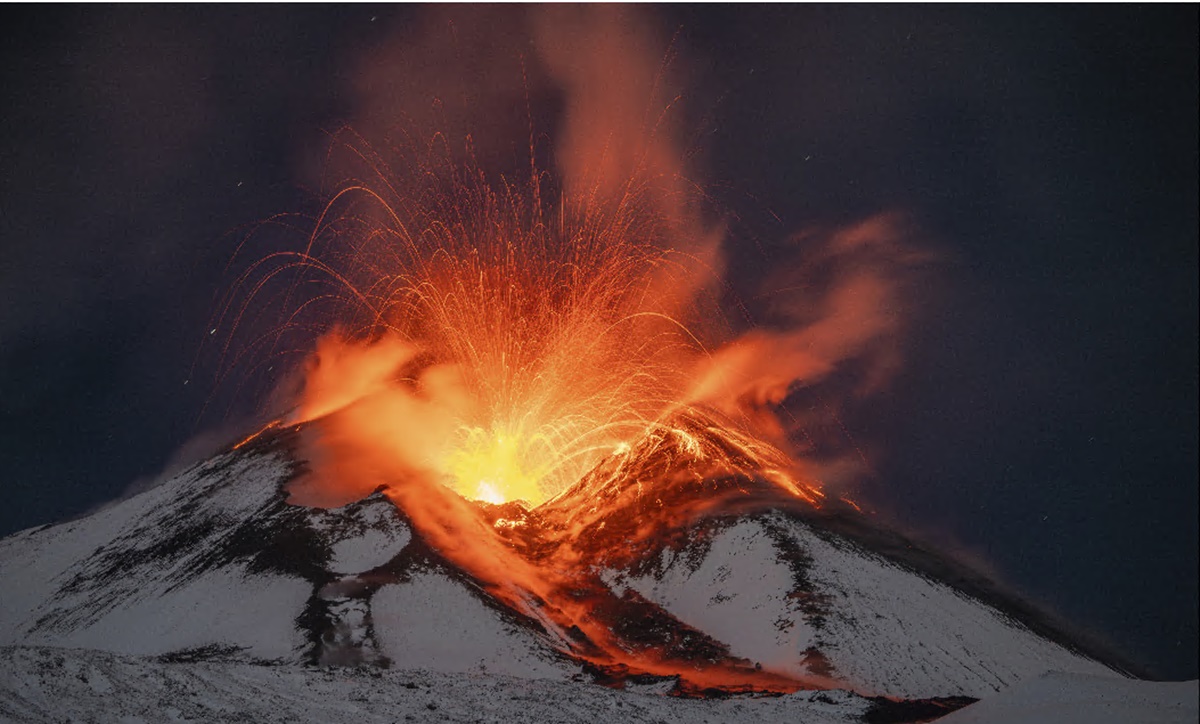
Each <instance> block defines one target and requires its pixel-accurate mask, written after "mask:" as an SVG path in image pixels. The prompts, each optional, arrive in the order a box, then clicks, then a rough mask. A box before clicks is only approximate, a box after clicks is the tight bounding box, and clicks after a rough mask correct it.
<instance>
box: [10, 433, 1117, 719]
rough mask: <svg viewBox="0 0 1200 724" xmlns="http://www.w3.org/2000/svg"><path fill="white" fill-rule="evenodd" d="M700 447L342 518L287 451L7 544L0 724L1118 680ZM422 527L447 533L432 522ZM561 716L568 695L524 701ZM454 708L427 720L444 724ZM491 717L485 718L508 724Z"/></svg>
mask: <svg viewBox="0 0 1200 724" xmlns="http://www.w3.org/2000/svg"><path fill="white" fill-rule="evenodd" d="M699 422H702V421H699ZM691 423H692V424H691V426H690V427H689V428H687V429H690V430H692V431H693V432H694V435H693V437H692V438H691V439H688V440H682V439H671V438H670V436H669V435H663V436H660V437H653V436H651V437H649V438H648V439H647V440H646V441H644V442H643V446H646V447H648V449H645V450H631V451H628V452H627V453H625V454H624V455H613V456H611V457H610V458H608V459H606V460H605V461H603V462H602V463H601V464H600V465H599V466H597V468H596V469H594V470H593V471H592V472H591V473H590V474H589V475H588V476H586V477H585V478H584V479H582V480H581V481H580V482H579V483H578V484H577V485H575V486H573V487H571V488H569V489H567V490H565V491H563V492H562V493H561V494H560V495H558V496H556V497H555V498H553V499H551V500H549V501H547V502H545V503H543V504H541V505H539V506H537V507H533V508H529V507H527V506H525V505H523V504H522V503H521V502H510V503H506V504H500V505H494V504H489V503H485V502H479V501H468V500H466V499H463V498H461V497H460V496H458V494H456V493H454V492H452V491H450V490H448V489H442V490H440V491H439V490H434V489H433V488H419V487H417V488H415V489H413V490H406V487H407V486H406V483H405V481H388V482H387V483H385V484H381V485H380V487H379V488H378V489H377V490H376V491H375V492H373V493H372V494H370V495H368V496H367V497H365V498H363V499H361V500H356V501H353V502H351V503H349V504H347V505H344V506H342V507H339V508H330V509H322V508H314V507H306V506H303V505H297V504H295V501H294V500H292V499H291V497H290V494H289V489H290V488H291V487H292V486H294V485H295V483H296V481H298V480H301V479H303V477H304V476H305V475H306V474H307V472H308V467H307V465H306V463H305V462H304V461H303V460H301V459H299V458H298V455H297V450H299V449H300V445H299V439H300V438H301V436H302V435H303V434H305V430H304V429H303V426H291V427H276V428H272V429H269V430H267V431H266V432H264V433H263V434H261V435H258V436H257V437H255V438H253V439H252V440H250V441H248V442H245V443H242V444H240V445H238V446H236V447H234V448H230V449H228V450H227V451H225V452H224V453H222V454H219V455H217V456H216V457H214V458H212V459H210V460H208V461H206V462H204V463H201V464H198V465H196V466H194V467H192V468H191V469H189V470H187V471H185V472H183V473H181V474H179V475H177V476H175V477H173V478H171V479H169V480H167V481H165V482H163V483H162V484H160V485H159V486H158V487H155V488H154V489H152V490H149V491H147V492H144V493H141V494H140V495H137V496H135V497H132V498H129V499H126V500H124V501H121V502H118V503H116V504H113V505H111V506H110V507H108V508H106V509H103V510H101V511H98V512H96V513H93V514H92V515H90V516H88V517H86V518H82V519H79V520H74V521H70V522H65V523H60V524H57V525H49V526H43V527H41V528H36V529H31V530H27V531H23V532H21V533H17V534H15V535H13V536H10V537H8V538H6V539H5V540H3V541H0V579H2V580H4V581H5V582H6V583H5V587H4V593H3V606H0V645H5V646H7V647H8V648H7V649H6V652H7V655H6V657H5V658H6V661H7V663H6V666H8V667H9V671H8V672H7V674H6V675H5V677H3V678H4V680H5V681H6V682H9V684H10V686H9V687H8V688H9V690H8V691H6V692H5V693H4V695H3V697H0V713H4V714H6V715H7V716H10V717H13V718H16V719H19V720H23V719H24V715H30V712H33V711H37V710H39V709H41V708H42V707H48V708H51V709H53V708H54V707H55V706H57V705H58V698H55V697H50V698H46V699H44V700H41V699H38V696H49V695H48V694H47V693H46V692H48V691H50V690H51V689H50V688H47V687H48V686H49V684H47V683H46V682H48V681H50V682H55V681H57V682H61V681H62V677H61V676H60V675H59V674H61V673H62V672H65V671H68V670H70V671H74V672H75V676H74V678H73V679H71V680H72V681H85V682H86V681H93V684H91V685H89V686H90V687H91V688H89V689H88V692H89V696H90V695H95V691H98V690H97V689H96V687H97V686H100V687H101V688H103V687H108V689H114V688H115V689H114V690H116V691H125V692H127V694H128V695H129V696H134V695H133V694H129V692H131V691H133V689H131V688H130V687H129V686H126V685H123V684H120V683H119V682H120V681H123V680H124V679H128V678H134V679H139V680H144V679H146V677H148V676H150V674H148V673H147V670H148V668H149V669H150V670H152V671H153V672H155V673H154V676H159V677H160V678H161V677H163V676H167V678H170V677H177V676H185V677H192V678H196V677H198V679H197V680H202V681H203V682H207V683H206V684H205V685H204V686H205V687H209V688H211V687H213V686H215V685H214V684H213V678H212V677H214V676H217V674H216V673H213V672H220V675H221V676H232V677H234V680H235V681H242V682H243V683H244V682H246V681H249V680H251V679H255V680H257V678H261V677H263V676H267V677H269V678H271V680H272V682H274V683H272V684H270V686H268V685H267V684H265V683H263V682H259V683H257V684H255V685H254V686H259V687H266V688H270V687H271V686H274V687H276V689H277V688H278V687H279V686H281V684H280V683H279V680H280V677H284V678H287V677H289V676H291V677H295V680H305V679H306V677H307V679H308V684H307V686H308V688H309V689H311V688H312V686H314V683H313V680H318V681H323V682H328V681H329V680H331V677H343V679H345V680H348V681H356V682H358V683H357V684H355V685H357V686H364V687H368V688H370V687H375V689H381V688H382V689H384V690H385V691H387V692H391V694H389V695H384V694H379V693H378V691H375V689H371V691H374V692H375V693H367V694H362V696H365V697H367V698H370V699H372V700H374V699H376V698H378V697H383V698H382V699H380V701H383V700H385V699H388V696H394V695H395V692H404V691H411V690H412V689H411V686H418V685H419V686H421V687H424V690H429V691H435V690H438V691H451V690H458V689H462V687H463V686H464V684H463V682H464V681H474V682H476V683H477V684H479V686H482V687H484V689H487V687H492V688H493V689H496V690H498V691H517V692H524V693H525V694H527V695H530V696H532V697H533V698H539V700H541V701H543V702H550V701H554V700H555V699H554V697H555V696H558V697H560V698H561V697H566V698H567V699H570V700H572V701H582V700H588V701H591V700H592V699H588V697H593V698H595V697H600V698H599V699H596V700H595V701H596V702H597V703H596V704H595V705H596V706H608V707H612V706H623V705H624V704H622V703H621V702H626V704H628V705H629V706H631V707H634V708H636V706H640V704H637V702H641V701H642V699H640V698H635V699H628V698H626V699H621V698H620V697H621V696H626V695H628V696H633V695H634V694H635V693H636V692H642V693H647V692H648V693H656V694H671V695H673V697H668V698H663V697H658V698H657V699H654V701H656V702H658V703H656V704H655V706H668V707H669V706H675V707H677V708H676V709H671V711H674V712H676V713H675V714H672V715H671V716H684V718H688V717H690V716H691V715H690V714H687V715H685V714H681V713H680V712H689V711H690V712H693V713H695V712H696V711H699V710H695V709H688V708H687V707H694V706H699V705H700V704H693V703H688V702H689V701H690V700H695V699H702V700H707V701H708V702H709V703H711V704H712V706H723V707H728V706H732V705H733V704H731V703H730V702H737V703H738V704H737V705H738V706H746V707H749V708H748V709H746V711H745V712H744V713H743V714H741V715H740V716H766V717H767V718H771V717H773V716H775V715H776V714H778V715H779V716H782V717H785V718H786V717H795V716H805V717H808V718H810V719H812V720H814V721H826V720H828V721H864V720H865V721H924V720H929V719H932V718H936V717H937V716H940V715H942V714H945V713H948V712H950V711H953V710H955V709H958V708H960V707H962V706H964V705H967V704H969V703H971V702H973V701H975V700H977V699H982V698H987V697H990V696H992V695H994V694H996V693H997V692H1001V691H1003V690H1006V689H1008V688H1010V687H1012V686H1014V685H1016V684H1018V683H1021V682H1026V681H1030V680H1035V679H1037V677H1039V676H1041V675H1043V674H1046V673H1047V672H1065V673H1066V674H1069V675H1076V676H1082V677H1088V676H1090V677H1095V676H1105V677H1113V676H1120V673H1119V671H1120V665H1119V664H1118V663H1117V662H1115V661H1114V660H1113V659H1112V658H1110V657H1106V656H1105V655H1103V654H1102V653H1100V652H1098V651H1096V650H1091V649H1088V648H1086V647H1085V646H1083V645H1081V644H1080V643H1078V642H1076V641H1074V640H1072V639H1071V638H1070V637H1069V636H1068V635H1067V634H1065V633H1064V632H1063V631H1061V630H1059V629H1058V628H1056V627H1055V626H1054V625H1053V624H1052V623H1051V622H1050V621H1049V620H1048V619H1047V618H1046V617H1044V616H1040V615H1039V614H1037V612H1036V611H1035V610H1034V609H1033V608H1031V607H1030V606H1028V605H1026V604H1023V603H1022V602H1020V601H1019V600H1017V599H1015V598H1013V597H1010V596H1006V595H1005V594H1004V593H1002V592H1001V591H1000V590H999V589H998V588H997V587H996V586H994V585H993V584H991V583H990V582H988V580H987V579H986V578H984V577H982V576H980V575H978V574H975V573H973V572H972V571H970V569H967V568H965V567H963V566H961V565H959V564H956V563H954V562H952V561H949V560H947V559H945V558H944V557H940V556H938V555H936V554H935V553H933V552H930V551H928V550H926V549H924V548H922V547H921V546H919V545H918V544H916V543H914V542H912V541H910V540H908V539H906V538H904V537H903V536H901V535H899V534H896V533H891V532H888V531H886V530H884V529H882V528H880V527H879V526H876V525H873V524H872V521H871V520H870V518H869V517H868V516H866V515H864V514H862V513H859V512H858V511H856V510H854V509H853V508H851V507H848V506H837V505H833V504H831V503H827V502H826V503H823V504H822V505H820V506H819V507H817V506H814V505H811V504H808V503H807V502H805V501H800V502H801V503H804V504H803V505H801V504H799V503H798V502H797V501H798V499H797V498H796V497H795V496H794V495H791V494H789V495H786V496H784V495H779V494H778V493H777V492H776V487H775V484H774V483H772V482H771V481H770V480H769V479H768V473H769V471H762V470H757V471H756V470H751V469H742V470H731V469H730V468H728V467H727V466H726V467H722V468H721V469H719V470H709V469H706V468H705V467H704V466H703V465H702V464H701V463H702V461H703V459H704V450H705V448H706V446H710V445H726V446H728V445H730V444H731V443H730V442H729V441H728V440H727V439H724V438H720V439H718V438H711V439H709V438H706V437H705V436H704V433H703V429H704V428H703V425H702V424H698V422H697V421H696V420H692V421H691ZM675 429H679V428H678V427H677V428H675ZM724 452H725V454H724V455H723V456H722V459H726V460H727V459H730V457H731V456H730V453H731V451H730V450H726V451H724ZM732 452H736V450H734V451H732ZM733 458H734V459H736V456H733ZM420 501H423V502H420ZM429 510H440V511H443V512H444V513H445V517H444V519H440V522H439V523H437V524H436V525H431V524H430V523H428V522H427V521H426V522H422V518H425V519H427V518H428V517H429V515H430V513H429ZM439 526H440V527H439ZM18 582H19V585H17V583H18ZM64 649H71V650H75V651H73V652H64V651H63V650H64ZM79 650H84V651H79ZM64 656H65V658H64ZM64 667H66V668H64ZM72 667H73V668H72ZM163 671H167V672H176V673H171V674H170V675H169V676H168V675H167V674H164V673H162V672H163ZM184 671H186V672H189V673H187V674H183V673H179V672H184ZM56 672H58V673H56ZM89 672H91V673H90V674H89ZM104 672H108V673H107V674H105V673H104ZM264 672H266V673H264ZM338 672H341V673H338ZM412 672H419V676H418V679H419V681H420V682H423V683H420V684H414V683H413V681H416V680H418V679H413V678H412V677H413V676H417V674H413V673H412ZM18 674H19V675H18ZM35 674H36V675H35ZM39 677H40V678H39ZM89 677H92V678H89ZM114 677H115V678H114ZM346 677H348V678H346ZM397 677H399V678H397ZM404 677H408V678H407V679H405V678H404ZM422 677H423V678H422ZM464 677H466V678H464ZM68 678H70V677H68ZM151 678H153V677H151ZM171 680H174V679H171ZM339 680H342V679H339ZM114 681H115V682H116V683H114ZM288 681H293V679H288ZM12 682H24V683H20V684H19V685H18V684H14V683H12ZM31 682H40V683H31ZM95 682H103V683H95ZM364 682H365V683H364ZM479 682H485V683H479ZM177 683H178V682H177ZM193 683H194V682H193ZM409 685H411V686H409ZM181 686H182V685H181ZM189 686H191V685H189ZM230 686H233V687H234V688H237V687H236V685H233V684H230ZM122 687H124V688H122ZM456 687H457V689H456ZM217 688H222V687H220V686H217ZM467 688H470V687H467ZM168 689H169V687H168ZM620 689H624V690H625V691H624V692H616V693H614V691H615V690H620ZM183 690H186V691H201V690H205V689H204V687H200V688H198V689H197V688H189V687H188V686H184V687H183ZM222 690H224V689H222ZM543 690H544V691H546V692H558V693H557V694H552V693H546V694H544V695H542V694H530V692H537V691H543ZM164 691H166V689H164ZM471 691H473V692H475V693H474V694H472V696H475V695H476V694H478V691H480V689H478V687H476V689H472V690H471ZM38 692H41V693H40V694H39V693H38ZM601 692H607V693H601ZM310 693H311V692H310ZM70 696H73V697H75V698H78V696H79V693H78V692H76V693H75V694H72V695H70ZM138 696H141V697H142V698H144V697H145V696H146V695H145V693H144V692H143V694H141V695H138ZM195 696H197V697H200V698H201V699H204V697H205V696H207V697H208V699H205V701H207V700H209V699H211V692H209V694H206V695H201V694H196V695H195ZM514 696H516V695H515V694H514ZM614 696H616V697H617V698H615V699H613V698H611V697H614ZM547 697H549V698H547ZM579 697H583V699H580V698H579ZM730 697H733V698H730ZM116 698H117V699H118V700H120V699H121V697H119V696H117V697H116ZM126 698H128V697H126ZM134 698H137V697H136V696H135V697H134ZM185 698H186V697H185ZM193 698H195V697H193ZM244 698H245V697H244ZM249 698H253V697H249ZM268 698H269V697H268ZM714 699H716V700H719V703H718V702H714V701H713V700H714ZM138 700H141V699H138ZM660 700H661V701H660ZM262 701H266V699H264V700H262ZM438 701H439V700H430V701H429V702H428V704H429V705H430V706H433V707H435V708H434V709H430V708H428V707H426V708H425V709H424V710H423V711H422V712H421V713H422V714H424V715H430V716H433V714H434V713H436V707H438V706H449V705H448V704H447V703H446V702H445V701H442V703H441V704H439V703H438ZM456 701H458V702H459V703H460V704H461V703H462V702H463V701H465V700H464V699H463V698H462V697H461V696H460V697H459V698H458V699H456ZM667 701H673V702H678V703H676V704H666V703H663V702H667ZM489 702H490V703H489ZM258 703H259V704H261V703H262V702H261V701H259V702H258ZM410 703H411V702H410ZM192 705H193V707H195V706H200V707H201V708H200V709H195V708H193V709H192V710H191V711H193V713H196V712H199V713H198V714H197V715H199V716H207V715H206V714H205V711H208V710H205V709H204V708H203V706H207V705H206V704H203V703H202V702H201V703H200V704H197V703H196V701H193V702H192ZM242 705H247V706H248V705H249V704H248V702H246V701H243V702H242ZM493 705H495V706H501V705H500V704H498V703H497V702H495V701H490V700H488V699H487V697H484V699H483V700H481V701H479V702H476V704H473V705H471V706H466V708H465V709H464V711H478V710H479V709H477V708H475V707H483V709H482V710H483V711H491V712H493V713H495V712H497V711H498V712H500V714H499V715H500V716H501V717H505V716H507V715H505V714H504V713H503V712H504V711H507V710H503V709H492V708H489V707H491V706H493ZM297 706H299V705H297ZM306 706H307V705H306ZM464 706H465V705H464ZM755 707H758V709H755ZM781 707H782V708H781ZM285 708H286V707H285ZM633 710H634V709H631V710H630V712H632V711H633ZM114 711H115V710H114ZM300 711H303V712H308V713H309V714H310V715H312V713H313V712H314V711H317V710H315V709H300ZM323 711H325V714H322V715H320V716H318V717H316V718H324V719H331V718H332V719H340V718H346V719H349V718H351V717H350V716H349V715H348V714H347V715H345V716H344V717H343V716H342V714H339V713H338V711H340V710H323ZM447 711H448V710H446V711H443V712H442V713H443V715H446V716H448V714H447ZM649 711H650V710H646V711H645V712H643V713H645V715H646V716H647V717H650V716H651V713H647V712H649ZM705 711H709V712H710V713H714V714H716V715H718V716H723V717H727V716H733V715H732V714H730V713H729V712H730V711H732V710H717V709H713V710H705ZM720 711H725V712H726V713H725V714H720ZM755 711H757V712H758V713H757V714H755V713H754V712H755ZM110 713H112V712H110ZM276 713H278V712H276ZM293 713H294V712H293ZM511 713H512V712H509V714H511ZM627 713H628V712H627ZM668 713H669V712H668ZM208 715H213V712H211V711H209V712H208ZM213 716H214V717H215V718H221V716H219V715H213ZM313 716H315V715H313ZM654 716H658V714H655V715H654ZM662 716H667V714H663V715H662ZM30 717H31V718H32V719H35V720H36V717H32V715H30ZM546 717H548V718H550V719H554V718H555V717H558V718H560V719H562V720H579V719H581V718H587V717H586V716H584V715H582V714H580V715H579V716H574V715H571V714H570V713H569V712H567V711H566V710H554V711H552V712H550V711H548V712H547V713H546ZM434 718H437V717H434ZM635 718H636V717H635ZM668 718H670V717H668ZM359 720H361V719H359Z"/></svg>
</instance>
